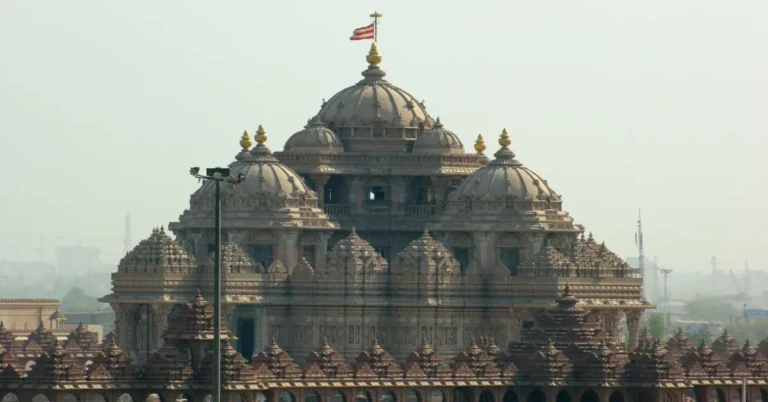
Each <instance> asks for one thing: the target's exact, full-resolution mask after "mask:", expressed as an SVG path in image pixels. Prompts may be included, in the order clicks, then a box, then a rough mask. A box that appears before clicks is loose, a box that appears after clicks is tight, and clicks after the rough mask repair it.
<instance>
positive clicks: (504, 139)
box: [499, 128, 512, 148]
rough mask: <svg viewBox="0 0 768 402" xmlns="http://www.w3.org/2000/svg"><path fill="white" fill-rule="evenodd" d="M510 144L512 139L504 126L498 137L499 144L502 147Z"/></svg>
mask: <svg viewBox="0 0 768 402" xmlns="http://www.w3.org/2000/svg"><path fill="white" fill-rule="evenodd" d="M510 144H512V140H511V139H510V138H509V133H508V132H507V129H506V128H505V129H504V130H502V131H501V137H499V145H501V146H502V147H503V148H506V147H508V146H509V145H510Z"/></svg>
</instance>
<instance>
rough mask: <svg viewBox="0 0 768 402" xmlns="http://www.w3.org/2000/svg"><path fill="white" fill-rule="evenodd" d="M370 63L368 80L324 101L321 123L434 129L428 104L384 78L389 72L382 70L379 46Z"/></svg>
mask: <svg viewBox="0 0 768 402" xmlns="http://www.w3.org/2000/svg"><path fill="white" fill-rule="evenodd" d="M371 55H375V56H376V57H374V58H372V57H370V56H371ZM367 60H368V61H369V63H371V64H370V65H369V66H368V69H367V70H365V71H363V77H364V78H363V79H362V80H361V81H360V82H358V83H357V84H355V85H352V86H351V87H348V88H345V89H342V90H341V91H339V92H338V93H337V94H336V95H333V96H332V97H331V98H330V99H329V100H328V101H327V102H325V101H324V102H323V106H322V107H321V109H320V112H319V113H318V114H317V117H318V118H319V119H320V121H322V122H323V123H325V125H326V126H329V127H333V128H334V129H336V128H339V127H371V126H373V125H374V124H383V125H384V126H385V127H418V126H419V124H420V123H421V124H423V126H424V127H429V126H431V125H432V123H433V120H432V118H431V117H429V114H427V110H426V108H425V107H424V103H423V102H419V101H418V100H417V99H416V97H414V96H412V95H411V94H409V93H408V92H406V91H404V90H403V89H401V88H398V87H396V86H394V85H392V84H390V83H389V82H388V81H387V80H385V79H384V76H386V73H385V72H384V71H383V70H381V68H379V63H380V62H381V57H380V56H379V54H378V49H377V48H376V44H375V43H374V44H373V45H372V46H371V52H370V54H369V57H368V58H367ZM331 124H333V125H331Z"/></svg>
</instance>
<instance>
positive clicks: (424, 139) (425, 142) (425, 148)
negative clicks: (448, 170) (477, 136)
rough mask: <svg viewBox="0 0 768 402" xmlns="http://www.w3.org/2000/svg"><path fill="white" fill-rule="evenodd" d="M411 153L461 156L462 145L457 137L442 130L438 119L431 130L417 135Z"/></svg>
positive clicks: (462, 151)
mask: <svg viewBox="0 0 768 402" xmlns="http://www.w3.org/2000/svg"><path fill="white" fill-rule="evenodd" d="M413 153H415V154H416V153H420V154H463V153H464V144H462V143H461V140H460V139H459V136H457V135H456V134H454V133H453V132H451V131H449V130H446V129H445V128H443V124H442V123H440V118H439V117H438V118H437V121H436V122H435V124H434V125H433V126H432V128H431V129H429V130H425V131H424V132H422V133H421V134H419V138H417V139H416V142H414V144H413Z"/></svg>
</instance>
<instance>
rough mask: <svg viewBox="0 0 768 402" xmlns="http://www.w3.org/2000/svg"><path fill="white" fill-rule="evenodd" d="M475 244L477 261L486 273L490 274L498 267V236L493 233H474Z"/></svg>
mask: <svg viewBox="0 0 768 402" xmlns="http://www.w3.org/2000/svg"><path fill="white" fill-rule="evenodd" d="M472 237H473V240H474V241H473V243H474V244H475V254H474V256H475V261H477V263H478V264H480V267H481V268H482V271H483V272H484V273H486V274H487V273H488V272H490V271H491V270H492V269H493V267H494V266H495V265H496V260H497V259H498V257H497V256H496V250H495V247H494V245H495V241H496V234H495V233H493V232H474V233H472Z"/></svg>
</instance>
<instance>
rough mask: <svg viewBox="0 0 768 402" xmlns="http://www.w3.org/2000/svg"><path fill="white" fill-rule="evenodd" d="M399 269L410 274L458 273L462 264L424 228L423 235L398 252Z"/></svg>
mask: <svg viewBox="0 0 768 402" xmlns="http://www.w3.org/2000/svg"><path fill="white" fill-rule="evenodd" d="M397 271H400V272H401V273H405V274H408V275H416V274H421V275H425V274H427V275H428V274H435V273H448V274H458V272H460V265H459V262H458V261H457V260H456V258H454V257H453V253H451V252H450V251H449V250H448V249H447V248H446V247H445V246H444V245H443V243H440V242H439V241H437V240H435V239H434V238H433V237H432V236H430V234H429V231H427V229H424V233H422V235H421V237H419V238H418V239H415V240H413V241H411V242H410V243H409V244H408V245H407V246H406V247H405V248H404V249H403V250H402V251H401V252H399V253H398V254H397Z"/></svg>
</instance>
